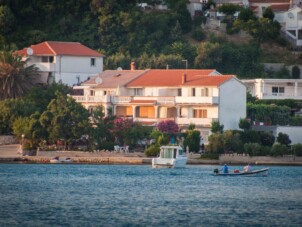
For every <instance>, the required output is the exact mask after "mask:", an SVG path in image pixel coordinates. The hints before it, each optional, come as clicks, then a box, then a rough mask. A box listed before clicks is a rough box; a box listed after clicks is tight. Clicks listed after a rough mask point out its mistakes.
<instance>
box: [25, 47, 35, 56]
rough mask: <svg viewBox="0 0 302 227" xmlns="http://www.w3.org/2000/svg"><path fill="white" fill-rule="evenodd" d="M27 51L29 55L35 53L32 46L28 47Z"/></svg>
mask: <svg viewBox="0 0 302 227" xmlns="http://www.w3.org/2000/svg"><path fill="white" fill-rule="evenodd" d="M26 53H27V54H28V55H32V54H33V53H34V50H33V49H32V48H30V47H28V48H27V50H26Z"/></svg>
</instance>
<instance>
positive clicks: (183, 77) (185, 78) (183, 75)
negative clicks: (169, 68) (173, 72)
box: [181, 73, 187, 84]
mask: <svg viewBox="0 0 302 227" xmlns="http://www.w3.org/2000/svg"><path fill="white" fill-rule="evenodd" d="M185 82H187V74H185V73H184V74H182V77H181V84H184V83H185Z"/></svg>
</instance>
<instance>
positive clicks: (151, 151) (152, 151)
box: [145, 144, 160, 157]
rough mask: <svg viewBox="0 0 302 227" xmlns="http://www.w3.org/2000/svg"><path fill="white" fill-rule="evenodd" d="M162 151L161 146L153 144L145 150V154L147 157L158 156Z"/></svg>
mask: <svg viewBox="0 0 302 227" xmlns="http://www.w3.org/2000/svg"><path fill="white" fill-rule="evenodd" d="M159 152H160V147H159V146H158V145H156V144H153V145H151V146H150V147H148V148H147V149H146V150H145V155H146V156H147V157H157V156H158V155H159Z"/></svg>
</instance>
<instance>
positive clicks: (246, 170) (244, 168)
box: [243, 164, 252, 173]
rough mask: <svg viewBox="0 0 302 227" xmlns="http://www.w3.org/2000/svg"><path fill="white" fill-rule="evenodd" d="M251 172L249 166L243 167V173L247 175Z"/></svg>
mask: <svg viewBox="0 0 302 227" xmlns="http://www.w3.org/2000/svg"><path fill="white" fill-rule="evenodd" d="M251 171H252V168H251V166H250V164H247V165H246V166H245V167H243V172H245V173H248V172H251Z"/></svg>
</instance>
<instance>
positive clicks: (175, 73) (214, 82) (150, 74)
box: [127, 69, 234, 87]
mask: <svg viewBox="0 0 302 227" xmlns="http://www.w3.org/2000/svg"><path fill="white" fill-rule="evenodd" d="M185 73H186V82H185V83H184V84H182V79H183V75H184V74H185ZM215 74H216V75H215ZM233 77H234V76H232V75H229V76H222V75H220V74H218V73H217V72H216V71H215V70H213V69H206V70H204V69H200V70H193V69H192V70H185V69H178V70H160V69H158V70H156V69H150V70H148V71H146V72H145V73H144V74H142V75H141V76H140V77H138V78H137V79H135V80H133V81H131V82H129V83H128V84H127V87H179V86H218V85H220V84H222V83H223V82H225V81H227V80H229V79H231V78H233Z"/></svg>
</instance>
